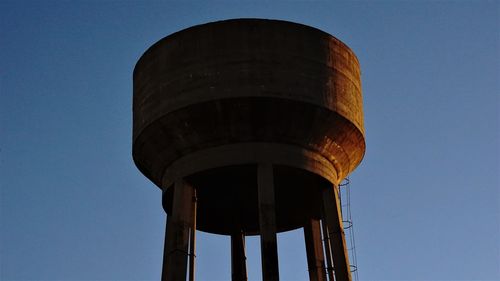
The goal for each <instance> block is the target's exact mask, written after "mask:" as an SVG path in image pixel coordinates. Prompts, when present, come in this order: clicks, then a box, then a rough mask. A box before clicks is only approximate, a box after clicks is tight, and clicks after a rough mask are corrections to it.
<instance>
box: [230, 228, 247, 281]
mask: <svg viewBox="0 0 500 281" xmlns="http://www.w3.org/2000/svg"><path fill="white" fill-rule="evenodd" d="M247 279H248V275H247V263H246V256H245V234H244V233H243V231H239V232H236V233H233V234H232V235H231V280H232V281H246V280H247Z"/></svg>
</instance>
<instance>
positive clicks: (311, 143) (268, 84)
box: [133, 19, 365, 234]
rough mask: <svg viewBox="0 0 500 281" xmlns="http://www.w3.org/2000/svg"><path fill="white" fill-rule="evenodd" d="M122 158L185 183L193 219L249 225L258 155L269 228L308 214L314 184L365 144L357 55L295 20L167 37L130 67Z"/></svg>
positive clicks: (347, 166)
mask: <svg viewBox="0 0 500 281" xmlns="http://www.w3.org/2000/svg"><path fill="white" fill-rule="evenodd" d="M133 79H134V85H133V89H134V96H133V122H134V124H133V158H134V161H135V163H136V165H137V167H138V168H139V169H140V170H141V172H142V173H143V174H144V175H146V176H147V177H148V178H149V179H150V180H151V181H152V182H154V183H155V184H156V185H157V186H159V187H160V188H161V189H162V190H163V206H164V208H165V210H166V212H167V213H169V212H170V211H171V208H172V206H171V205H172V198H171V197H172V195H171V192H170V188H169V187H170V186H172V184H173V182H174V181H175V180H177V179H179V178H184V179H186V180H187V181H188V182H190V183H191V184H193V186H196V189H197V196H198V212H197V213H198V218H197V221H198V222H197V228H198V229H200V230H202V231H207V232H212V233H219V234H229V233H232V231H233V230H235V229H240V230H241V229H242V230H243V231H244V232H245V233H247V234H256V233H258V232H259V225H258V211H257V191H256V190H257V188H256V185H257V179H256V173H257V172H256V171H257V168H256V167H257V163H262V162H266V163H271V164H273V166H274V167H275V168H274V183H275V186H276V187H275V190H276V191H275V192H276V195H275V198H276V199H275V200H276V224H277V229H278V231H286V230H290V229H295V228H298V227H300V226H302V225H303V222H304V221H305V220H307V219H308V218H310V217H319V216H320V213H321V210H320V207H318V204H316V203H315V202H319V201H320V199H318V196H319V192H318V190H319V189H321V188H322V187H324V186H325V185H326V184H329V183H333V184H338V183H339V182H340V181H341V180H342V179H343V178H345V177H346V176H347V175H348V174H349V173H350V172H351V171H353V169H354V168H355V167H356V166H357V165H358V164H359V163H360V162H361V159H362V158H363V155H364V152H365V141H364V127H363V112H362V97H361V82H360V69H359V63H358V60H357V58H356V56H355V55H354V53H353V52H352V51H351V50H350V49H349V48H348V47H347V46H346V45H345V44H343V43H342V42H341V41H339V40H338V39H336V38H335V37H333V36H331V35H329V34H327V33H325V32H323V31H320V30H318V29H315V28H311V27H308V26H304V25H301V24H296V23H291V22H285V21H277V20H262V19H237V20H226V21H220V22H214V23H208V24H204V25H198V26H194V27H191V28H188V29H185V30H182V31H179V32H177V33H174V34H172V35H169V36H167V37H165V38H163V39H161V40H160V41H158V42H157V43H155V44H154V45H153V46H152V47H151V48H149V49H148V50H147V51H146V52H145V53H144V54H143V55H142V57H141V58H140V60H139V61H138V63H137V65H136V67H135V69H134V77H133Z"/></svg>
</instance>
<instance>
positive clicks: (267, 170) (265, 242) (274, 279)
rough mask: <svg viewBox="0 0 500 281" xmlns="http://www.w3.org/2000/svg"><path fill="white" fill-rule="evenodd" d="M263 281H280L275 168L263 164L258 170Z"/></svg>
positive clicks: (268, 164)
mask: <svg viewBox="0 0 500 281" xmlns="http://www.w3.org/2000/svg"><path fill="white" fill-rule="evenodd" d="M257 189H258V202H259V203H258V204H259V227H260V251H261V255H262V280H263V281H278V280H279V270H278V243H277V238H276V214H275V202H274V177H273V166H272V164H270V163H261V164H259V166H258V169H257Z"/></svg>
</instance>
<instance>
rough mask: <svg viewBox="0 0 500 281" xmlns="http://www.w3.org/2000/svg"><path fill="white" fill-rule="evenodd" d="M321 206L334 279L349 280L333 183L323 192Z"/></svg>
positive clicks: (350, 278) (343, 237)
mask: <svg viewBox="0 0 500 281" xmlns="http://www.w3.org/2000/svg"><path fill="white" fill-rule="evenodd" d="M323 208H324V215H325V220H326V225H327V229H328V236H329V237H330V244H331V252H332V258H333V265H334V270H335V280H336V281H351V280H352V277H351V270H350V266H349V256H348V254H347V246H346V241H345V235H344V227H343V225H342V214H341V206H340V200H339V190H338V187H337V186H335V185H333V186H331V187H330V188H326V189H325V190H324V192H323Z"/></svg>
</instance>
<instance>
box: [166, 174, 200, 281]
mask: <svg viewBox="0 0 500 281" xmlns="http://www.w3.org/2000/svg"><path fill="white" fill-rule="evenodd" d="M173 188H174V190H173V202H172V213H171V215H170V216H169V218H168V219H167V235H166V236H167V237H166V243H165V252H164V260H163V270H162V277H161V279H162V280H163V281H178V280H186V273H187V262H188V247H189V227H190V226H191V224H192V220H193V217H192V203H193V200H192V198H193V187H192V186H191V185H189V184H187V183H186V182H184V180H177V181H176V182H175V184H174V186H173Z"/></svg>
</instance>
